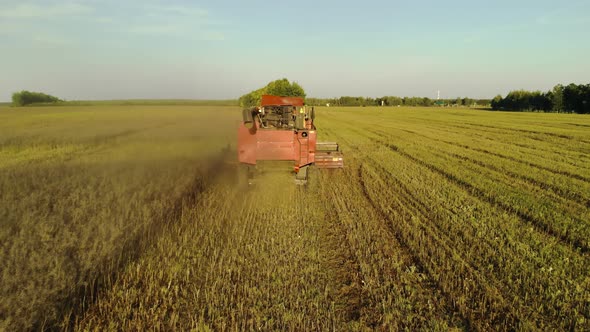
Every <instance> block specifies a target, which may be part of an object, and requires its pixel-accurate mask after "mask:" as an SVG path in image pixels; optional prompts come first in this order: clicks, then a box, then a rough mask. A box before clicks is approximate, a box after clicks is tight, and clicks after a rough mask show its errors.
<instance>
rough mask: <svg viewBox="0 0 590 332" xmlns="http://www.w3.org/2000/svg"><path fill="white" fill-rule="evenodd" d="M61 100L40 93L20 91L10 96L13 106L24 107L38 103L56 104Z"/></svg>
mask: <svg viewBox="0 0 590 332" xmlns="http://www.w3.org/2000/svg"><path fill="white" fill-rule="evenodd" d="M61 101H63V100H61V99H59V98H57V97H54V96H51V95H48V94H45V93H41V92H31V91H26V90H23V91H20V92H15V93H13V94H12V105H13V106H26V105H31V104H40V103H57V102H61Z"/></svg>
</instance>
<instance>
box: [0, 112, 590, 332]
mask: <svg viewBox="0 0 590 332" xmlns="http://www.w3.org/2000/svg"><path fill="white" fill-rule="evenodd" d="M240 118H241V112H240V109H239V108H237V107H232V106H202V105H182V104H176V105H169V106H167V105H159V104H157V105H156V104H154V105H139V104H137V105H121V106H117V105H110V104H105V105H98V106H85V105H78V106H59V107H41V108H24V109H12V108H8V107H3V106H0V278H1V282H0V331H2V330H6V331H12V330H30V329H70V330H76V331H102V330H146V329H159V330H190V329H193V330H199V331H208V330H214V331H217V330H219V331H224V330H231V331H234V330H255V329H256V330H295V331H321V330H353V331H364V330H409V331H415V330H438V331H447V330H479V331H490V330H493V331H498V330H500V331H501V330H524V331H528V330H548V331H563V330H579V331H587V330H590V250H589V249H590V117H588V116H582V115H571V114H536V113H509V112H488V111H480V110H471V109H459V108H403V107H401V108H397V107H386V108H376V107H375V108H370V107H363V108H360V107H359V108H333V107H331V108H318V109H317V119H316V126H317V127H318V138H319V140H321V141H337V142H338V143H340V145H341V147H342V149H343V151H344V156H345V165H346V167H345V169H343V170H335V171H328V170H317V169H316V170H312V172H311V174H310V181H309V183H308V185H307V186H296V185H294V183H293V175H292V174H290V173H289V171H288V170H289V167H290V166H289V165H288V164H287V165H283V166H284V167H283V169H281V168H276V169H272V168H270V167H266V168H265V169H264V170H263V171H262V172H260V173H259V174H257V178H256V184H255V185H253V186H243V185H239V184H238V183H239V181H237V179H236V157H235V140H236V128H237V125H238V122H239V120H240ZM228 145H229V149H228Z"/></svg>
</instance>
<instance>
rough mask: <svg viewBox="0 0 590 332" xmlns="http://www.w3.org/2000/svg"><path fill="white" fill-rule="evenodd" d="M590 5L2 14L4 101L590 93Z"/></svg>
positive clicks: (452, 2) (66, 8)
mask: <svg viewBox="0 0 590 332" xmlns="http://www.w3.org/2000/svg"><path fill="white" fill-rule="evenodd" d="M589 32H590V1H587V0H585V1H575V0H574V1H566V2H559V1H555V0H552V1H546V0H535V1H531V0H512V1H505V0H499V1H466V0H448V1H371V0H365V1H354V2H350V1H320V0H316V1H308V0H299V1H290V2H279V1H262V0H250V1H227V0H219V1H186V0H184V1H182V0H169V1H153V0H146V1H139V0H127V1H115V0H101V1H98V0H87V1H82V0H77V1H76V0H73V1H52V0H36V1H26V0H23V1H13V0H0V101H2V100H4V101H7V100H9V99H10V95H11V94H12V92H14V91H18V90H22V89H27V90H34V91H43V92H47V93H51V94H54V95H56V96H59V97H62V98H66V99H69V100H71V99H124V98H198V99H207V98H212V99H221V98H235V97H238V96H240V95H242V94H244V93H246V92H248V91H250V90H253V89H256V88H259V87H261V86H263V85H265V84H266V83H267V82H269V81H271V80H274V79H278V78H282V77H287V78H289V79H291V80H295V81H297V82H299V83H300V84H301V85H302V86H303V87H304V88H305V89H306V91H307V93H308V95H309V96H316V97H335V96H341V95H362V96H383V95H398V96H428V97H432V98H434V97H436V92H437V90H440V91H441V96H442V97H448V98H452V97H457V96H470V97H476V98H484V97H493V96H494V95H496V94H498V93H500V94H505V93H507V92H508V91H509V90H513V89H520V88H523V89H529V90H536V89H540V90H547V89H550V88H551V87H552V86H554V85H555V84H557V83H566V84H567V83H572V82H574V83H585V84H586V83H590V43H589V42H588V34H589Z"/></svg>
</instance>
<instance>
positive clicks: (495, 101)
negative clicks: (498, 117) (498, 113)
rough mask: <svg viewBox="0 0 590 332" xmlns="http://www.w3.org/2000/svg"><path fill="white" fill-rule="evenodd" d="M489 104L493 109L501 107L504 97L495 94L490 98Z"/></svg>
mask: <svg viewBox="0 0 590 332" xmlns="http://www.w3.org/2000/svg"><path fill="white" fill-rule="evenodd" d="M490 104H491V106H492V109H494V110H499V109H502V108H503V107H504V105H503V104H504V98H502V96H501V95H497V96H495V97H494V99H492V101H491V103H490Z"/></svg>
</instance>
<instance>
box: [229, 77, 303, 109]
mask: <svg viewBox="0 0 590 332" xmlns="http://www.w3.org/2000/svg"><path fill="white" fill-rule="evenodd" d="M262 95H275V96H283V97H303V98H305V90H303V88H302V87H301V85H299V84H298V83H297V82H289V80H288V79H286V78H283V79H279V80H276V81H272V82H270V83H268V84H267V85H266V86H265V87H263V88H260V89H258V90H254V91H252V92H250V93H247V94H245V95H243V96H241V97H240V99H239V102H240V106H242V107H252V106H256V105H259V104H260V101H261V100H262Z"/></svg>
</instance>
